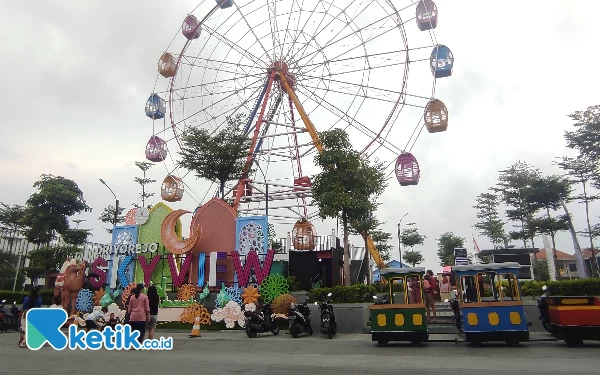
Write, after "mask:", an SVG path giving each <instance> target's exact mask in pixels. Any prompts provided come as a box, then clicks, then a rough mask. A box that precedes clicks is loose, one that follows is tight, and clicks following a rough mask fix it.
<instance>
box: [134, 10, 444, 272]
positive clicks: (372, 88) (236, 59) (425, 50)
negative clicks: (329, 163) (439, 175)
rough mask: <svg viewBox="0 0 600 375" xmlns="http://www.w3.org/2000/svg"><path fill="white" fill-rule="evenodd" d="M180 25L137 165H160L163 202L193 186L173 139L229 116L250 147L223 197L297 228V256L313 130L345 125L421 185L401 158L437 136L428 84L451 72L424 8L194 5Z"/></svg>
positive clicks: (312, 212)
mask: <svg viewBox="0 0 600 375" xmlns="http://www.w3.org/2000/svg"><path fill="white" fill-rule="evenodd" d="M182 18H184V19H183V24H182V26H181V28H180V30H179V31H178V32H177V35H176V36H175V38H174V39H173V41H172V43H171V44H170V45H169V46H168V48H167V50H166V51H165V52H164V53H163V54H162V56H161V57H160V59H159V62H158V71H159V75H158V76H157V80H156V84H155V88H154V90H153V93H152V94H151V95H150V97H149V98H148V100H147V103H146V108H145V110H146V115H147V116H148V117H150V118H151V119H152V120H153V121H152V135H151V137H150V140H149V141H148V143H147V146H146V158H147V159H148V160H151V161H153V162H157V163H163V164H164V165H165V170H166V175H167V176H166V177H165V180H164V181H163V186H162V190H161V196H162V198H163V199H164V200H166V201H170V202H173V201H179V200H181V199H182V197H183V195H184V192H186V193H187V194H190V193H191V192H192V191H194V190H195V189H194V188H195V186H197V182H196V179H195V177H194V176H193V175H192V174H191V173H189V171H186V170H180V169H178V168H177V158H178V151H179V150H180V149H181V144H182V137H183V134H185V133H186V131H187V130H188V129H190V128H191V127H199V128H203V129H207V130H209V131H211V132H217V131H219V129H222V128H223V127H224V126H225V125H226V124H227V122H228V118H229V119H231V118H237V120H238V121H239V123H240V127H241V128H243V130H244V131H245V133H246V134H247V135H248V137H249V138H250V139H251V140H252V142H251V147H250V149H249V150H248V151H247V159H246V168H245V172H244V175H243V176H242V178H241V179H240V180H239V181H233V182H232V183H230V184H229V185H228V186H227V189H226V191H227V197H228V199H229V200H230V203H231V204H232V206H233V207H234V208H235V209H237V210H238V212H239V213H240V215H254V214H259V213H261V212H264V208H265V206H266V205H267V204H268V207H269V219H270V220H279V221H281V222H282V223H285V222H290V221H291V222H296V226H295V228H294V229H295V230H299V231H300V230H303V231H304V233H305V234H306V235H305V236H302V235H300V236H294V247H295V248H296V249H298V250H312V248H314V241H311V238H314V237H315V231H314V227H313V226H312V225H311V224H310V220H311V219H313V218H315V217H316V216H318V215H317V210H316V207H313V201H312V199H311V194H310V187H311V175H314V174H315V173H318V172H319V171H318V170H317V168H316V166H315V165H314V163H313V158H314V156H315V154H316V153H317V152H321V151H322V150H323V146H322V144H321V142H320V140H319V137H318V132H321V131H325V130H330V129H333V128H342V129H345V130H346V131H347V133H348V134H349V137H350V140H351V142H352V144H353V146H354V148H355V149H357V150H358V151H360V152H361V153H362V154H363V155H365V156H366V157H368V158H370V159H376V158H377V159H380V160H382V161H385V162H386V165H387V170H386V172H387V173H388V174H389V176H393V175H395V176H396V179H397V180H398V182H399V184H400V185H401V186H409V185H416V184H418V182H419V178H420V169H419V165H418V161H417V159H416V158H415V156H414V155H413V154H412V153H411V151H412V148H413V146H414V144H415V142H416V141H417V139H418V138H419V136H420V134H421V133H422V130H423V128H426V129H427V130H428V131H429V133H437V132H441V131H445V130H446V129H447V126H448V110H447V109H446V107H445V105H444V103H443V102H442V101H440V100H438V99H437V98H435V87H436V80H437V79H438V78H443V77H448V76H450V75H451V74H452V70H453V66H454V57H453V55H452V52H451V51H450V49H449V48H448V47H446V46H445V45H442V44H439V43H438V41H437V38H436V36H435V32H434V29H435V28H436V26H437V23H438V9H437V6H436V5H435V3H434V2H433V1H432V0H421V1H413V0H394V1H391V0H346V1H333V0H303V1H298V0H268V1H265V0H261V1H258V0H237V1H233V0H205V1H202V2H201V3H200V4H199V5H198V6H196V7H195V8H194V9H193V10H192V11H191V12H190V14H188V15H187V16H185V17H182ZM409 40H410V47H409ZM409 72H410V79H409ZM250 169H253V170H255V172H254V173H253V174H250V173H248V172H247V171H248V170H250ZM211 192H212V191H210V190H209V193H211ZM193 194H194V195H195V196H196V198H194V199H195V200H197V202H198V204H201V203H202V202H201V201H202V200H203V198H202V197H201V195H202V194H201V192H196V191H194V193H193ZM296 238H299V240H298V241H296ZM303 238H304V240H303ZM372 255H374V254H373V253H372ZM376 261H377V260H376Z"/></svg>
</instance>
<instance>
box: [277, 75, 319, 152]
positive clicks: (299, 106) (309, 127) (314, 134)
mask: <svg viewBox="0 0 600 375" xmlns="http://www.w3.org/2000/svg"><path fill="white" fill-rule="evenodd" d="M280 79H281V82H282V83H283V87H284V88H285V91H286V92H287V94H288V95H289V96H290V98H291V99H292V102H294V106H295V107H296V109H297V110H298V112H299V113H300V118H302V122H304V126H306V130H308V133H309V134H310V137H311V138H312V141H313V143H314V144H315V147H316V148H317V151H319V153H321V152H323V150H324V147H323V144H322V143H321V140H320V139H319V135H318V134H317V129H315V126H314V125H313V123H312V122H311V121H310V119H309V118H308V115H307V114H306V112H304V108H302V104H301V103H300V100H298V97H297V96H296V93H295V92H294V90H292V89H291V88H290V86H289V85H288V83H287V81H286V79H285V74H280Z"/></svg>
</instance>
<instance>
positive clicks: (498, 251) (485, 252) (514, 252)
mask: <svg viewBox="0 0 600 375" xmlns="http://www.w3.org/2000/svg"><path fill="white" fill-rule="evenodd" d="M537 251H539V250H538V249H536V248H533V247H532V248H513V249H489V250H481V251H480V252H479V254H480V255H484V256H487V255H493V254H506V255H517V254H531V253H535V252H537Z"/></svg>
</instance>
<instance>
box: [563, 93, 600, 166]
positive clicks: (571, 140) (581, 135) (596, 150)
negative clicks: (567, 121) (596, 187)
mask: <svg viewBox="0 0 600 375" xmlns="http://www.w3.org/2000/svg"><path fill="white" fill-rule="evenodd" d="M569 117H570V118H571V119H572V120H573V121H575V124H574V126H575V127H576V128H577V129H576V130H573V131H565V134H564V137H565V140H566V141H567V147H569V148H571V149H576V150H578V151H579V154H580V155H581V156H583V157H586V158H589V159H590V160H592V161H594V162H595V163H598V161H600V105H595V106H591V107H588V108H587V109H586V110H585V111H576V112H575V113H573V114H570V115H569ZM596 178H597V177H596Z"/></svg>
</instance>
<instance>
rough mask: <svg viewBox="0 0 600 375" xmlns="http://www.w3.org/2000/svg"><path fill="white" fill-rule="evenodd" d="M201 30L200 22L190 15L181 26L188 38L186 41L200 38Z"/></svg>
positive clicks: (182, 31)
mask: <svg viewBox="0 0 600 375" xmlns="http://www.w3.org/2000/svg"><path fill="white" fill-rule="evenodd" d="M201 30H202V29H201V27H200V21H198V19H197V18H196V17H195V16H193V15H191V14H190V15H189V16H187V17H185V19H184V20H183V24H182V25H181V33H182V34H183V36H185V37H186V39H188V40H192V39H198V38H200V31H201Z"/></svg>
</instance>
